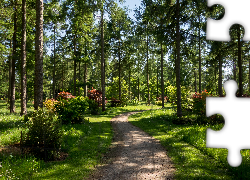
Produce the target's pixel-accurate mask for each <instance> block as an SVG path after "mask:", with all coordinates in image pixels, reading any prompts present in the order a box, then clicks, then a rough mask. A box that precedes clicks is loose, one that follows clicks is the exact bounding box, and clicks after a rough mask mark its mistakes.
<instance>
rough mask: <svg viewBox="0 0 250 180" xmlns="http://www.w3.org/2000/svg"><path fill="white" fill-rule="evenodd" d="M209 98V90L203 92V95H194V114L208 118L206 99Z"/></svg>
mask: <svg viewBox="0 0 250 180" xmlns="http://www.w3.org/2000/svg"><path fill="white" fill-rule="evenodd" d="M208 96H209V94H208V92H207V90H204V91H202V93H201V94H200V93H195V94H193V112H194V113H195V114H197V115H198V116H206V97H208Z"/></svg>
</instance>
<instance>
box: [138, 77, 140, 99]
mask: <svg viewBox="0 0 250 180" xmlns="http://www.w3.org/2000/svg"><path fill="white" fill-rule="evenodd" d="M138 101H140V78H139V76H138Z"/></svg>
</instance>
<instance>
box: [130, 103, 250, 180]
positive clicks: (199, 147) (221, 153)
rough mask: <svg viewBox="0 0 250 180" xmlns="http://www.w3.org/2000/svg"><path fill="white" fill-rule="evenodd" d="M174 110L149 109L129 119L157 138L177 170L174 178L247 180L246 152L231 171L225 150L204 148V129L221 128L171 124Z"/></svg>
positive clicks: (249, 174)
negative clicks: (239, 163) (240, 162)
mask: <svg viewBox="0 0 250 180" xmlns="http://www.w3.org/2000/svg"><path fill="white" fill-rule="evenodd" d="M174 117H175V116H174V111H173V108H171V107H170V105H169V106H168V107H167V108H165V109H159V110H151V111H146V112H142V113H138V114H134V115H132V116H130V117H129V121H130V122H131V123H132V124H134V125H135V126H138V127H140V128H141V129H142V130H144V131H146V132H147V133H149V134H150V135H151V136H153V137H155V138H156V139H159V140H160V141H161V144H162V145H163V146H164V147H165V148H166V149H167V151H168V155H169V156H170V157H171V159H172V161H173V162H174V164H175V167H176V168H177V171H176V174H175V178H176V179H249V177H250V172H249V168H250V160H249V152H250V151H249V150H242V151H241V154H242V156H243V161H242V164H241V165H240V166H239V167H236V168H233V167H231V166H229V165H228V163H227V153H228V151H227V149H216V148H206V129H207V128H212V129H214V130H219V129H221V128H222V127H223V124H220V125H213V126H212V125H174V124H173V123H172V121H174Z"/></svg>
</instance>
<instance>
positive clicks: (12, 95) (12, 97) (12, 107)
mask: <svg viewBox="0 0 250 180" xmlns="http://www.w3.org/2000/svg"><path fill="white" fill-rule="evenodd" d="M16 33H17V0H15V12H14V32H13V51H12V70H11V73H12V74H11V86H10V87H11V88H10V113H14V112H15V79H16V75H15V72H16V71H15V66H16V58H17V57H16V56H17V55H16V42H17V38H16Z"/></svg>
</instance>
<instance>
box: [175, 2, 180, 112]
mask: <svg viewBox="0 0 250 180" xmlns="http://www.w3.org/2000/svg"><path fill="white" fill-rule="evenodd" d="M176 16H177V18H176V20H177V23H176V51H177V52H176V53H177V58H176V64H175V69H176V87H177V116H178V117H182V109H181V77H180V65H181V59H180V17H179V16H180V2H179V0H177V8H176Z"/></svg>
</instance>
